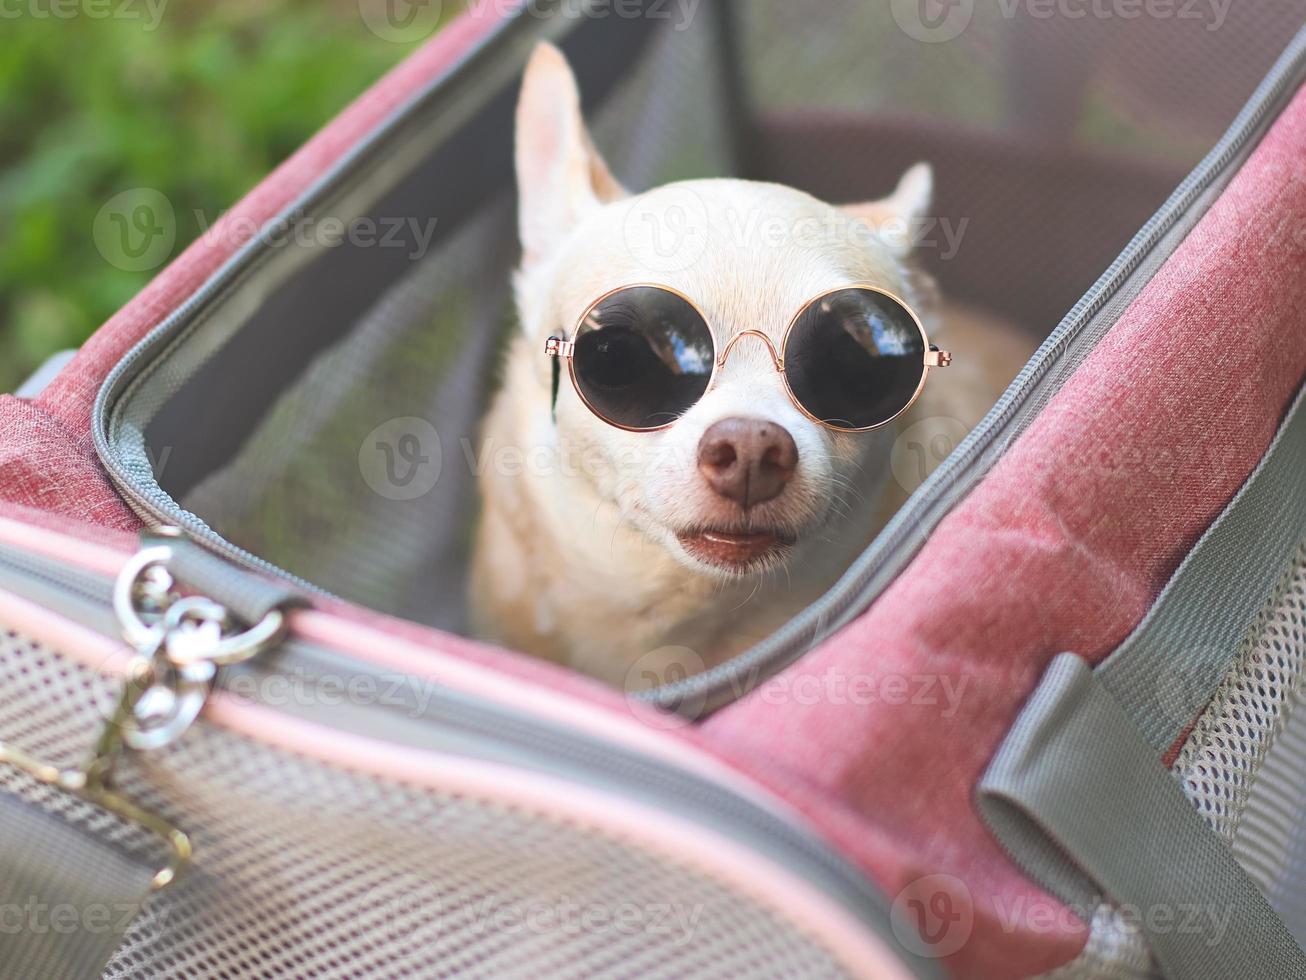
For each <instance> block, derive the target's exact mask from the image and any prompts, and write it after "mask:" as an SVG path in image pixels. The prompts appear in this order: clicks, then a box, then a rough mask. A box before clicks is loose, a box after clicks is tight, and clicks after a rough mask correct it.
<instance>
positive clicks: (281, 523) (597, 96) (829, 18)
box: [136, 0, 1301, 630]
mask: <svg viewBox="0 0 1306 980" xmlns="http://www.w3.org/2000/svg"><path fill="white" fill-rule="evenodd" d="M573 6H574V5H573ZM604 6H605V9H607V10H608V13H607V15H606V16H594V17H585V18H578V17H571V18H561V19H557V18H555V19H553V20H546V19H543V18H540V17H527V18H519V20H518V21H517V22H514V23H512V24H505V26H504V27H503V28H501V29H500V32H499V34H498V35H497V36H496V37H493V38H492V39H491V40H489V41H487V42H485V44H484V45H483V47H482V48H481V49H480V50H479V51H477V52H476V53H474V54H472V55H471V56H470V57H469V58H468V59H467V60H466V61H465V63H464V64H463V65H462V66H461V67H460V69H459V70H458V72H457V73H456V74H455V75H454V76H452V77H451V78H449V79H447V80H446V81H445V82H443V83H442V84H441V85H440V86H439V87H438V88H436V89H434V90H433V91H432V92H431V93H429V94H428V95H427V96H425V97H424V98H421V99H419V100H417V101H416V102H415V103H414V104H413V105H412V106H410V107H409V109H408V110H407V111H406V113H405V115H404V117H403V118H402V119H401V120H399V121H398V122H397V123H396V124H395V125H393V126H391V127H390V128H389V129H388V130H387V131H386V132H385V133H384V134H383V135H381V136H380V137H379V138H377V139H376V140H374V141H373V143H372V144H371V145H370V146H368V147H366V148H365V149H364V150H363V151H362V152H361V153H360V154H359V156H358V157H357V158H356V159H355V160H353V161H352V162H351V163H350V164H349V165H348V166H347V167H346V168H344V169H343V170H342V171H341V172H340V175H339V176H338V177H337V178H336V179H334V180H333V181H332V182H330V183H329V184H328V185H327V186H325V187H324V189H323V190H322V192H321V193H320V194H319V195H318V196H317V198H316V199H315V200H313V201H312V202H310V203H309V204H308V205H307V206H306V208H305V209H304V215H305V216H306V217H307V218H309V219H317V220H320V219H321V218H323V217H326V216H331V217H336V218H340V219H342V220H343V221H345V222H350V221H353V220H354V219H355V218H357V217H358V216H371V217H372V218H373V219H374V220H375V227H376V229H377V239H378V240H377V241H374V242H372V243H371V244H368V243H367V242H360V241H350V240H345V241H343V242H341V243H339V244H330V245H324V244H322V243H321V241H316V242H315V241H312V240H303V236H283V237H282V238H281V239H280V240H278V241H277V242H276V243H275V244H274V245H272V246H271V247H266V246H265V247H262V248H259V249H257V250H256V252H257V255H256V256H255V257H254V258H253V259H252V260H251V261H250V262H249V263H248V264H247V266H246V267H245V268H244V269H243V271H242V272H241V274H240V275H239V276H235V277H232V278H231V281H230V282H228V284H227V285H225V286H223V287H222V288H221V289H220V290H218V291H216V292H215V293H214V294H213V296H211V297H210V298H208V299H206V300H205V301H204V302H202V303H201V304H199V305H198V306H197V307H196V309H195V310H194V311H193V312H192V313H189V314H186V316H187V317H188V318H189V321H190V322H189V324H188V325H187V326H186V327H185V331H186V332H185V334H184V335H183V336H182V339H180V340H179V341H177V342H175V343H173V344H172V345H171V347H170V348H169V351H168V353H167V355H166V357H165V360H164V361H163V362H162V363H161V365H160V366H159V368H158V369H157V370H156V371H154V372H153V375H152V380H151V382H150V383H149V385H152V386H153V387H152V388H151V387H149V385H147V386H146V388H142V389H140V391H141V392H144V391H146V390H147V389H148V390H149V391H150V392H152V394H148V395H142V394H140V393H139V392H138V394H137V396H136V397H138V398H144V399H145V401H147V402H148V405H147V407H146V409H145V410H144V415H143V423H142V430H143V433H144V441H145V447H144V448H145V450H146V453H147V455H148V457H149V459H150V460H151V462H152V465H153V471H154V477H155V479H156V480H157V481H158V484H159V486H160V487H161V488H162V490H163V491H164V492H166V493H167V494H168V495H169V496H171V498H172V499H173V500H175V501H177V502H178V503H179V504H180V505H181V506H182V507H183V508H185V509H186V510H188V511H190V512H192V513H194V514H195V515H198V517H199V518H200V519H202V520H203V521H204V522H205V523H206V524H207V525H208V526H209V527H210V528H212V529H213V530H214V531H216V532H217V533H219V534H220V535H222V536H223V537H224V538H226V539H227V540H228V541H230V542H232V543H234V544H236V545H238V546H240V547H241V548H244V549H246V550H248V551H249V552H252V553H253V554H255V555H257V556H259V557H261V558H264V559H266V560H268V561H270V562H272V563H273V564H275V565H277V566H279V567H281V568H283V569H286V570H288V571H290V572H292V573H294V574H296V575H298V576H300V577H302V578H304V579H307V580H309V581H310V582H312V583H314V584H316V585H318V586H321V587H322V588H323V589H326V590H328V591H330V592H332V593H335V594H337V595H339V596H342V597H344V598H348V599H352V600H355V601H358V602H361V603H363V604H365V605H368V606H370V607H373V608H376V609H378V610H381V611H384V612H388V613H393V614H397V615H399V616H403V617H406V618H409V619H413V620H416V621H420V622H423V623H428V624H432V625H436V626H440V627H444V628H448V629H452V630H461V629H463V628H464V588H465V584H464V583H465V571H466V567H467V562H468V550H469V545H470V540H471V529H472V528H473V526H474V522H475V518H476V512H477V494H476V476H475V460H476V452H475V448H474V447H475V439H476V433H477V423H478V419H479V418H480V416H481V414H482V412H483V410H484V408H485V405H486V402H487V398H488V395H489V393H490V391H491V390H492V385H493V382H494V378H495V372H496V366H497V362H498V355H499V353H500V351H501V349H502V345H503V342H504V339H505V338H506V337H507V336H508V334H509V332H510V331H512V330H513V329H515V327H514V322H513V321H514V314H513V310H512V305H511V293H510V288H509V282H510V274H511V269H512V267H513V264H514V262H515V260H516V257H517V245H516V241H515V231H514V221H515V217H514V202H513V197H514V190H513V183H512V174H511V135H512V133H511V130H512V107H513V102H514V99H515V94H516V92H515V89H516V85H517V82H518V79H519V77H520V71H521V67H522V65H523V64H524V60H525V58H526V56H527V54H528V53H529V50H530V47H531V45H532V44H533V42H534V40H535V39H537V38H542V37H552V38H553V39H554V40H556V41H557V42H558V43H559V44H560V45H561V46H562V47H563V49H564V50H565V51H566V53H567V54H568V56H569V58H570V60H571V62H572V64H573V66H574V67H575V69H576V71H577V74H578V76H579V79H580V83H581V87H582V89H583V92H584V95H585V99H586V102H587V114H588V117H589V122H590V125H591V128H592V130H593V132H594V134H595V139H596V142H597V143H598V145H599V148H600V149H601V151H602V152H603V154H604V155H605V156H606V158H607V160H608V161H609V163H610V164H611V165H612V167H613V169H614V171H615V172H616V174H617V176H618V177H619V178H620V179H621V180H622V181H623V182H624V183H625V184H626V186H628V187H630V188H632V189H635V190H641V189H644V188H647V187H650V186H653V185H655V184H659V183H662V182H666V181H669V180H674V179H679V178H687V177H696V176H720V175H736V176H742V177H749V178H757V179H766V180H773V181H780V182H784V183H788V184H793V185H796V186H798V187H801V188H803V189H805V190H809V191H811V192H813V193H815V194H816V195H818V196H820V197H823V198H825V199H828V200H831V201H853V200H862V199H867V198H872V197H877V196H880V195H882V194H884V193H886V192H887V191H888V190H890V189H891V188H892V187H893V184H894V182H895V180H896V178H897V177H898V175H899V174H900V173H901V172H902V171H903V170H904V169H905V168H906V167H907V166H909V165H910V164H912V163H914V162H916V161H918V160H927V161H929V162H931V163H932V164H933V166H934V168H935V174H936V188H937V200H936V206H935V208H934V209H933V213H934V215H936V216H937V217H938V220H939V222H940V223H941V222H944V221H947V222H950V223H951V224H950V227H951V228H952V229H953V230H954V231H955V230H956V229H958V228H962V229H964V231H963V232H962V234H961V236H960V240H959V244H957V246H956V248H955V250H954V249H952V248H950V247H949V245H948V242H947V240H946V239H945V236H944V235H943V234H942V233H940V234H939V235H938V236H936V244H935V245H928V244H927V245H926V246H925V247H924V248H923V251H922V254H923V257H924V259H925V261H926V263H927V265H928V266H929V268H930V269H931V270H932V271H933V272H934V274H935V275H936V276H937V278H938V280H939V282H940V284H941V287H942V289H943V291H944V292H945V294H947V295H948V296H949V297H950V298H952V299H954V300H958V301H962V302H965V303H968V304H971V305H973V306H976V307H979V308H983V309H985V310H988V311H991V312H993V313H996V314H998V315H1000V316H1002V317H1004V318H1007V319H1009V320H1011V321H1014V322H1016V323H1017V324H1019V325H1020V327H1021V329H1023V330H1025V331H1028V332H1029V333H1030V334H1031V335H1032V336H1034V337H1039V338H1041V337H1043V336H1046V335H1047V334H1048V333H1049V332H1050V331H1051V330H1052V329H1053V328H1054V327H1055V326H1056V324H1057V323H1058V321H1059V320H1060V319H1061V317H1062V316H1063V315H1064V314H1065V313H1066V312H1067V311H1068V310H1069V309H1070V308H1071V307H1072V306H1073V305H1074V304H1075V302H1076V300H1077V299H1078V298H1079V297H1080V296H1081V295H1082V294H1083V293H1084V292H1085V290H1086V289H1087V288H1088V287H1089V286H1090V285H1091V284H1092V283H1093V282H1094V281H1095V280H1096V279H1097V278H1098V276H1099V275H1100V274H1101V273H1102V272H1103V271H1104V270H1105V269H1106V268H1107V267H1108V266H1109V265H1110V263H1111V262H1112V260H1113V259H1114V257H1115V256H1116V255H1117V254H1118V253H1119V251H1120V250H1121V249H1122V247H1123V246H1124V245H1125V244H1126V243H1127V242H1128V241H1129V239H1130V238H1131V237H1132V236H1133V235H1134V233H1135V232H1136V231H1137V230H1138V229H1139V228H1140V227H1141V226H1142V225H1143V224H1144V223H1145V222H1146V221H1147V219H1148V218H1149V217H1150V216H1151V215H1152V214H1153V213H1154V212H1155V211H1156V210H1157V209H1158V207H1160V206H1161V204H1162V203H1163V202H1164V201H1165V199H1166V197H1167V196H1168V195H1169V193H1170V192H1171V191H1172V190H1173V189H1174V188H1175V186H1176V185H1177V184H1178V183H1179V182H1180V180H1181V179H1182V177H1183V175H1184V174H1185V173H1186V172H1187V171H1188V170H1190V169H1191V168H1192V167H1193V166H1194V165H1195V164H1196V163H1197V161H1198V160H1199V159H1200V158H1201V157H1202V156H1203V155H1204V154H1206V153H1207V152H1208V151H1209V150H1210V149H1211V148H1212V147H1213V146H1214V145H1215V144H1216V143H1217V141H1218V140H1219V137H1220V135H1221V133H1222V132H1223V131H1224V129H1225V128H1226V127H1227V126H1228V125H1229V123H1230V122H1231V121H1232V120H1233V118H1234V116H1235V115H1236V113H1237V112H1238V110H1239V109H1240V108H1241V107H1242V105H1243V104H1244V102H1245V101H1246V100H1247V99H1248V98H1249V96H1250V95H1251V94H1252V92H1253V90H1254V88H1255V87H1256V85H1257V83H1258V82H1259V81H1260V79H1261V78H1262V77H1263V76H1264V75H1265V73H1266V72H1267V71H1268V69H1269V67H1270V65H1271V64H1272V62H1273V60H1274V58H1275V57H1276V56H1277V55H1278V53H1279V52H1280V51H1281V50H1282V48H1283V47H1284V45H1285V44H1286V43H1287V41H1288V39H1289V38H1290V37H1291V35H1292V33H1293V32H1294V31H1295V29H1296V28H1297V27H1298V26H1299V22H1300V19H1301V14H1300V11H1299V10H1296V9H1294V5H1293V4H1291V3H1288V2H1273V3H1270V2H1263V3H1243V4H1224V3H1220V2H1212V0H1202V2H1200V3H1189V2H1187V0H1176V2H1175V3H1173V4H1169V5H1164V4H1156V5H1155V10H1154V12H1153V14H1152V15H1147V14H1144V15H1142V16H1127V14H1128V12H1129V11H1130V10H1132V9H1134V8H1133V7H1132V5H1129V4H1118V5H1115V7H1116V8H1118V9H1116V10H1115V12H1114V13H1112V5H1111V4H1089V3H1087V2H1084V3H1078V2H1076V0H1062V2H1061V3H1058V4H1047V3H1042V2H1040V3H1033V2H1019V0H1006V2H1004V0H995V2H988V0H977V2H975V3H974V4H969V3H961V4H951V5H949V4H936V3H935V0H920V2H919V3H917V2H916V0H912V2H910V3H906V2H902V3H900V2H898V0H894V2H892V3H889V2H883V3H880V2H876V3H868V2H866V0H825V2H823V3H821V4H819V5H815V4H798V3H793V2H791V0H747V2H742V0H738V2H733V3H725V2H722V0H701V2H699V3H686V4H680V3H662V2H656V3H649V4H647V5H646V10H645V11H644V14H643V16H640V17H631V16H628V15H627V16H622V15H619V14H618V13H617V12H616V8H615V7H613V6H612V5H610V4H609V5H604ZM936 7H937V9H935V8H936ZM625 9H626V10H627V11H629V8H625ZM1140 9H1143V10H1150V9H1153V8H1152V7H1149V6H1148V5H1146V4H1144V5H1141V6H1140ZM1049 10H1051V11H1052V12H1051V14H1048V13H1047V12H1048V11H1049ZM1161 10H1165V11H1169V12H1170V13H1169V15H1168V16H1160V15H1159V14H1156V13H1155V11H1161ZM949 11H951V12H949ZM1104 11H1105V12H1104ZM1077 12H1079V13H1080V15H1077V16H1076V15H1075V14H1076V13H1077ZM922 15H924V19H922ZM958 16H961V17H965V18H967V23H966V24H965V26H964V29H963V30H961V31H960V32H959V33H956V36H951V35H952V34H953V33H954V29H955V27H956V26H957V22H956V21H955V20H954V21H950V20H949V19H948V18H954V17H958ZM397 220H399V221H406V222H407V225H406V227H405V228H402V229H401V228H399V227H398V225H397V224H396V221H397ZM432 222H433V225H432ZM432 228H433V237H432V238H431V241H430V243H429V247H425V248H424V247H423V245H422V242H421V240H420V238H421V236H424V235H425V234H427V233H428V232H429V231H430V230H431V229H432ZM414 229H419V230H420V232H421V235H419V234H418V233H417V232H415V231H414ZM940 232H942V228H940ZM386 234H389V235H391V236H392V241H391V244H390V245H388V246H387V245H384V244H382V243H381V241H380V238H381V236H382V235H386ZM310 237H311V236H310ZM404 418H418V419H423V420H426V421H427V422H429V423H430V425H431V427H432V428H433V429H434V431H435V432H436V433H438V446H431V445H428V444H425V443H424V444H422V445H420V446H418V445H415V444H412V443H401V442H399V441H398V439H396V440H395V442H394V450H395V452H396V453H397V455H396V457H395V460H394V464H395V467H396V473H397V474H398V475H399V476H400V477H402V475H403V470H404V469H406V468H407V467H408V466H409V465H411V463H412V462H413V460H414V458H415V457H414V456H413V453H412V450H414V449H416V451H417V454H418V455H419V456H426V457H428V458H430V457H432V455H433V454H434V457H435V458H434V461H433V462H434V464H437V465H438V466H439V478H438V479H437V480H435V481H434V484H433V485H432V486H430V487H429V489H427V490H426V491H425V492H423V493H420V494H418V495H416V496H413V497H412V498H411V499H403V498H405V497H406V496H407V494H406V493H405V492H404V491H403V490H402V489H401V490H398V491H396V492H392V493H379V492H377V490H376V489H374V487H373V486H372V485H370V484H369V482H368V480H367V478H366V477H365V473H364V470H365V469H366V465H365V464H364V463H361V462H360V454H361V453H366V452H367V451H368V449H369V445H370V443H369V440H372V441H375V440H376V439H377V438H378V436H377V435H376V433H377V431H378V427H383V426H384V424H385V423H387V422H388V421H389V420H393V419H404ZM381 431H382V433H383V434H384V433H387V432H389V433H394V432H396V431H398V430H393V429H384V428H382V430H381Z"/></svg>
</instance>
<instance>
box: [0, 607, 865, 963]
mask: <svg viewBox="0 0 1306 980" xmlns="http://www.w3.org/2000/svg"><path fill="white" fill-rule="evenodd" d="M0 689H3V690H4V692H5V697H4V698H3V699H2V701H0V738H4V739H6V740H10V741H12V742H13V743H14V744H16V745H18V746H19V747H23V748H27V749H29V750H31V751H33V752H38V751H39V752H40V753H42V754H43V757H44V758H48V759H50V760H51V761H58V762H61V763H69V762H72V761H75V760H76V759H78V758H80V757H81V753H82V752H83V751H84V750H85V748H86V747H87V746H89V745H90V743H91V740H92V738H93V737H94V735H95V734H96V732H97V730H98V727H99V723H100V719H101V713H100V709H99V708H97V707H96V705H97V704H98V705H101V706H103V705H107V704H109V703H111V702H112V686H111V685H106V684H104V683H103V682H101V681H100V680H99V679H98V678H97V677H96V676H95V675H94V674H93V673H91V672H90V671H87V670H84V669H82V668H80V667H78V666H76V665H74V664H72V663H71V662H70V661H68V660H66V659H65V658H62V657H60V656H58V655H57V654H55V653H53V652H51V651H49V650H48V649H45V648H43V647H41V646H40V645H39V644H36V643H33V642H31V641H30V640H29V639H27V638H25V637H22V636H18V635H16V634H14V633H12V632H11V633H0ZM119 785H120V787H121V789H122V790H123V792H124V793H125V794H126V795H128V796H130V797H131V798H133V799H135V800H137V801H139V802H140V803H142V804H143V805H145V806H146V807H148V808H150V809H153V810H155V811H157V812H160V813H162V814H164V815H166V816H167V817H168V818H169V819H171V820H173V821H175V822H176V823H177V825H179V826H180V827H182V828H183V829H185V830H186V831H187V832H188V833H190V834H191V836H192V838H193V840H194V844H195V854H196V861H195V865H194V867H193V869H192V871H191V873H190V874H188V875H187V876H186V877H185V878H183V879H182V881H181V882H180V883H179V884H177V885H176V886H174V887H173V888H170V889H168V890H167V891H165V892H163V893H162V894H160V895H159V896H157V897H155V898H153V899H151V901H150V902H149V903H148V904H147V906H146V911H145V912H144V913H143V914H142V916H141V917H140V918H139V919H138V920H137V922H136V923H135V924H134V925H133V927H132V930H131V932H130V933H129V935H128V939H127V942H126V944H125V945H124V946H123V947H122V948H121V949H120V950H119V952H118V954H117V955H116V956H115V957H114V959H113V960H112V962H111V963H110V965H109V968H108V970H107V972H106V976H107V977H113V978H126V977H150V978H155V977H162V976H168V977H238V976H239V977H246V976H258V977H351V978H353V977H402V976H422V977H487V978H490V977H493V978H500V977H510V978H511V977H532V978H539V977H560V978H561V977H576V976H586V977H635V976H638V977H667V978H682V977H721V978H735V977H741V976H749V977H777V978H779V977H834V976H841V975H843V974H842V973H841V971H840V970H839V968H838V967H837V965H836V964H835V962H834V961H833V960H832V959H831V957H830V956H829V955H828V954H827V953H826V952H825V951H824V950H823V949H822V948H821V947H820V946H818V945H817V944H816V943H815V942H814V941H813V940H812V939H811V938H809V937H808V936H807V935H805V934H804V933H802V932H800V931H799V930H798V929H797V928H795V927H794V926H793V925H792V924H791V923H789V922H788V921H786V920H784V919H782V918H781V917H779V916H778V915H776V914H774V913H773V912H771V911H769V910H767V909H765V908H763V907H762V906H761V905H759V904H758V903H756V902H754V901H752V900H751V899H749V898H747V897H745V896H743V895H742V894H740V893H738V892H736V891H733V890H732V889H731V888H730V887H728V886H726V885H724V884H722V883H720V882H719V881H718V880H716V879H714V878H712V877H709V876H708V875H707V874H705V873H704V871H703V869H701V868H692V867H689V866H686V865H681V864H677V863H673V862H670V861H668V860H666V859H665V858H663V857H661V856H659V855H655V854H653V853H649V852H646V851H644V850H642V849H641V848H640V847H639V846H637V845H635V844H634V843H632V842H630V841H627V840H619V839H614V838H611V837H606V836H602V835H600V834H598V833H595V832H592V831H590V830H588V829H586V828H584V827H582V826H578V825H575V824H573V823H568V822H563V821H560V820H558V819H555V818H553V817H549V816H545V815H542V814H538V813H530V812H525V811H523V810H520V809H514V808H511V807H508V806H505V805H501V804H495V803H493V802H488V801H484V800H479V799H472V798H469V797H466V796H458V795H453V794H444V793H438V792H430V791H426V790H423V789H418V788H415V787H412V786H406V785H401V784H398V783H392V782H386V781H382V780H379V779H375V778H372V777H369V776H364V775H361V774H359V773H356V772H350V771H345V770H343V769H338V768H333V767H328V766H325V765H322V764H319V763H316V762H311V761H308V760H306V759H303V758H299V757H296V756H292V755H288V754H286V753H283V752H279V751H274V750H271V749H269V748H267V747H264V746H262V745H259V744H257V743H254V742H252V741H249V740H247V739H244V738H241V737H238V736H235V735H232V734H230V733H228V732H225V731H222V730H220V729H218V728H216V727H215V726H212V725H210V724H208V723H207V722H201V723H199V724H197V725H196V726H195V727H193V728H192V729H191V731H189V732H188V733H187V734H186V735H185V737H184V738H182V739H181V741H180V742H179V743H177V744H175V745H174V746H172V747H169V748H167V749H164V750H160V751H158V752H155V753H151V754H149V755H146V756H133V757H131V758H130V759H129V760H126V761H125V764H124V765H122V766H121V768H120V779H119ZM0 789H4V790H7V791H14V792H19V793H22V794H23V795H24V796H26V797H28V798H31V799H37V800H42V801H44V802H45V803H46V804H47V805H50V806H53V807H54V808H55V809H57V810H58V811H59V812H61V813H62V814H63V815H64V816H65V818H67V819H70V820H73V821H75V822H79V823H83V824H87V823H89V824H94V825H95V826H96V828H97V829H98V830H99V831H100V832H101V833H104V834H106V835H107V836H109V837H111V838H113V839H115V840H118V841H120V842H121V843H123V844H124V845H125V846H130V847H132V848H133V849H139V850H141V852H142V853H145V852H146V851H148V850H149V849H151V848H152V849H153V850H154V851H155V852H156V855H157V853H158V852H159V851H160V850H161V849H160V848H158V847H157V846H155V845H153V844H152V843H151V842H149V840H148V838H146V837H144V836H143V835H141V834H139V833H137V832H136V831H135V830H134V829H133V828H131V827H128V826H125V825H122V824H120V823H119V822H118V821H116V820H115V819H114V818H112V817H108V816H106V815H103V814H100V813H98V811H95V810H93V809H92V808H90V807H87V806H85V805H83V804H80V803H78V802H77V801H75V800H70V799H69V798H67V797H64V796H63V795H62V794H58V793H55V792H53V791H49V790H45V789H41V788H39V787H35V785H34V784H33V783H32V781H31V780H28V779H26V778H25V777H23V776H22V775H21V774H20V773H18V772H17V770H13V769H11V768H9V767H6V766H0Z"/></svg>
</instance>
